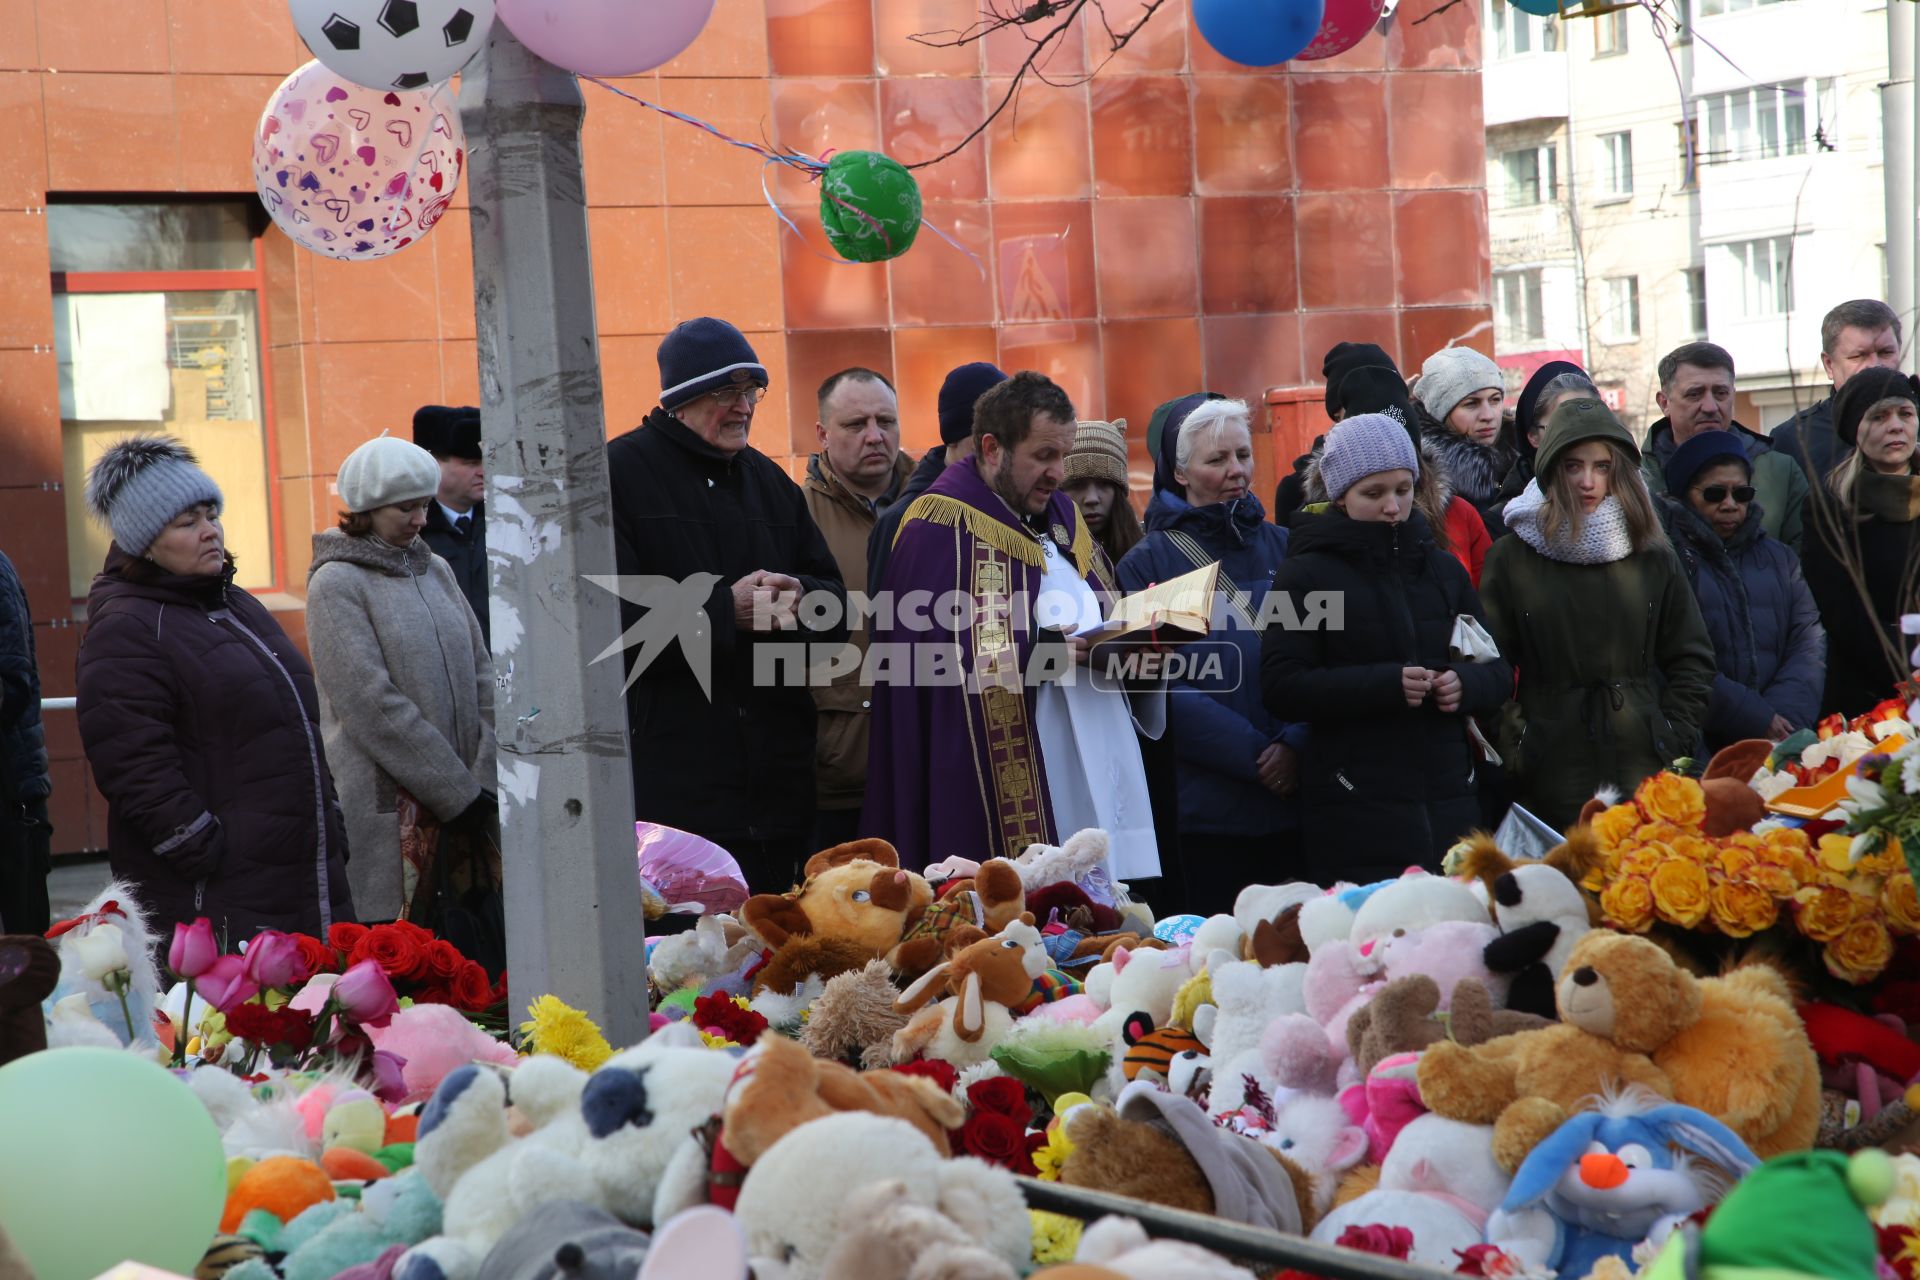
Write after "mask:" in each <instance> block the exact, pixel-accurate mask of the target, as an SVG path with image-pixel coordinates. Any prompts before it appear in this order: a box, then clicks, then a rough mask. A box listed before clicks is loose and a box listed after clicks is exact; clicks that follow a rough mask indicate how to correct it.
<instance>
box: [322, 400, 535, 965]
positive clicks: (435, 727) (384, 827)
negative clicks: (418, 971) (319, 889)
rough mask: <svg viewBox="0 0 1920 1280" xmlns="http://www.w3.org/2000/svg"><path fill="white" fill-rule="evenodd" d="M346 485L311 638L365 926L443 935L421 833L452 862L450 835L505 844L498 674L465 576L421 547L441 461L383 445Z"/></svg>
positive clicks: (351, 874)
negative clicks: (421, 928)
mask: <svg viewBox="0 0 1920 1280" xmlns="http://www.w3.org/2000/svg"><path fill="white" fill-rule="evenodd" d="M337 484H338V486H339V490H340V497H341V499H342V501H343V502H344V504H345V505H346V508H347V510H346V512H344V513H343V514H342V515H341V517H340V527H339V528H338V529H329V530H327V531H326V532H324V533H319V534H315V535H314V539H313V567H312V568H311V569H309V570H308V572H307V639H308V643H309V647H310V648H311V649H312V651H313V666H314V671H315V674H316V675H317V676H318V678H319V684H320V724H321V731H322V733H323V735H324V737H325V740H326V750H327V761H328V763H329V764H330V765H331V766H332V767H333V776H334V780H335V783H336V785H337V787H338V789H339V793H340V803H341V806H342V807H343V808H344V809H345V810H346V816H347V831H348V838H349V842H350V843H349V848H351V849H352V851H353V855H352V860H351V861H350V862H349V863H348V864H347V877H348V880H349V882H350V883H351V884H352V886H353V898H354V902H355V903H356V904H358V908H359V912H360V918H361V919H362V920H366V921H378V920H394V919H400V918H403V917H404V918H410V919H413V920H414V921H415V922H416V923H422V924H431V923H433V921H432V918H431V915H430V910H429V909H430V906H431V903H432V900H433V892H434V882H433V881H432V880H431V879H426V877H431V876H433V875H434V869H433V868H432V866H431V865H430V857H431V849H432V842H431V841H430V840H429V841H423V840H422V839H420V838H419V833H420V832H421V831H422V830H423V829H425V830H427V831H429V832H430V831H431V829H432V828H433V827H434V826H435V825H436V824H437V825H438V826H439V827H440V829H441V835H440V839H439V841H438V844H439V847H440V849H441V850H442V851H443V852H445V851H447V849H448V846H449V844H450V841H449V840H448V839H447V836H448V834H449V833H451V834H453V835H455V836H459V837H465V838H469V839H472V838H485V837H493V838H494V843H493V844H492V845H491V846H490V847H497V836H495V832H496V825H495V824H496V822H497V813H498V810H497V803H496V799H495V793H494V787H495V781H494V735H493V662H492V659H491V658H490V657H489V655H488V652H487V644H486V641H485V640H484V639H483V638H482V636H481V631H480V623H479V620H478V619H476V618H475V617H474V615H473V609H472V608H471V606H469V605H468V603H467V599H466V597H465V596H464V595H462V594H461V592H460V586H459V583H458V582H456V581H455V580H454V576H453V571H452V570H451V569H449V568H448V567H447V562H446V561H445V560H442V559H441V558H440V557H439V556H436V555H434V554H433V552H432V551H431V550H429V549H428V547H427V544H426V542H425V541H424V540H422V539H421V537H420V536H419V534H420V529H421V526H422V525H424V524H425V523H426V517H427V505H428V504H429V503H430V502H432V501H433V496H434V494H435V493H437V492H438V491H439V487H440V467H439V464H438V463H436V462H435V461H434V459H433V455H432V454H430V453H428V452H427V451H426V450H424V449H422V448H420V447H419V446H417V445H414V444H411V443H409V442H407V441H405V440H400V439H398V438H395V437H392V436H381V437H380V438H379V439H377V440H369V441H368V442H367V443H365V444H363V445H361V446H360V447H359V448H358V449H355V450H354V451H353V452H352V453H351V454H349V455H348V456H347V459H346V461H345V462H343V463H341V464H340V472H339V477H338V480H337ZM408 797H411V800H412V801H413V802H414V804H412V805H409V804H407V803H406V801H407V798H408ZM416 806H417V808H416ZM403 823H404V825H405V827H406V829H407V831H408V832H409V835H410V838H409V840H408V842H407V847H406V848H405V850H404V851H403V848H402V827H403ZM416 889H418V891H419V893H418V897H419V899H420V901H419V902H417V903H416ZM475 958H478V957H475Z"/></svg>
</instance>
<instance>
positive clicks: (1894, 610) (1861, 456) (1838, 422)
mask: <svg viewBox="0 0 1920 1280" xmlns="http://www.w3.org/2000/svg"><path fill="white" fill-rule="evenodd" d="M1917 400H1920V390H1916V387H1915V383H1914V380H1913V379H1912V378H1910V377H1908V376H1907V375H1906V374H1903V373H1901V372H1899V371H1898V370H1896V369H1882V368H1872V369H1862V370H1860V371H1859V372H1858V373H1855V374H1854V375H1853V376H1852V377H1851V378H1848V379H1847V381H1846V384H1845V385H1844V386H1842V387H1841V388H1840V390H1839V392H1838V393H1836V394H1835V396H1834V398H1833V426H1834V431H1835V432H1836V433H1837V434H1838V436H1839V438H1840V440H1841V441H1842V443H1844V444H1845V445H1846V446H1847V448H1849V449H1851V450H1853V452H1851V453H1850V454H1848V455H1847V457H1846V459H1845V460H1844V461H1842V462H1841V463H1840V465H1839V466H1837V467H1835V468H1834V469H1833V471H1832V472H1831V473H1830V474H1829V475H1828V477H1827V490H1828V493H1829V494H1830V495H1831V496H1830V499H1829V500H1828V501H1824V502H1810V503H1808V504H1807V515H1808V519H1809V521H1810V523H1811V525H1812V528H1811V530H1810V532H1809V533H1808V534H1807V538H1806V572H1807V585H1808V586H1810V587H1812V588H1813V598H1814V600H1815V601H1816V602H1817V603H1818V604H1819V606H1820V616H1821V619H1822V621H1824V622H1825V623H1826V627H1827V639H1828V644H1829V645H1830V652H1829V654H1828V660H1827V685H1826V698H1825V701H1824V703H1823V705H1822V707H1821V710H1822V712H1823V713H1824V712H1834V711H1837V712H1839V713H1841V714H1842V715H1846V716H1857V715H1863V714H1865V713H1866V712H1867V711H1869V710H1870V709H1872V707H1873V705H1874V704H1875V703H1877V702H1880V701H1881V700H1883V699H1886V698H1891V697H1893V696H1895V689H1894V686H1895V685H1897V684H1898V683H1899V682H1901V681H1902V680H1905V679H1906V678H1907V676H1908V673H1909V671H1910V670H1911V665H1912V664H1910V663H1909V662H1908V661H1907V652H1908V650H1909V649H1911V648H1912V647H1913V640H1912V639H1911V638H1909V637H1906V636H1903V635H1902V634H1901V632H1900V618H1901V616H1902V615H1903V614H1909V613H1914V612H1916V611H1920V475H1916V474H1915V471H1914V468H1915V465H1916V455H1915V452H1914V435H1915V431H1916V429H1917V428H1920V409H1917V408H1916V401H1917ZM1863 588H1864V590H1863Z"/></svg>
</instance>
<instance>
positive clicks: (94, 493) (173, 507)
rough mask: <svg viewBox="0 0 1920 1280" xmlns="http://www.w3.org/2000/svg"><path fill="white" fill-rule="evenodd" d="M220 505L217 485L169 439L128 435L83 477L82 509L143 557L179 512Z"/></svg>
mask: <svg viewBox="0 0 1920 1280" xmlns="http://www.w3.org/2000/svg"><path fill="white" fill-rule="evenodd" d="M203 502H208V503H212V504H213V507H214V509H215V510H216V511H217V510H219V508H220V507H221V506H222V505H223V500H222V499H221V497H220V486H219V485H217V484H215V483H214V482H213V477H212V476H210V475H208V474H207V473H206V472H204V471H202V470H201V469H200V466H199V463H198V462H197V461H196V460H195V459H194V456H193V453H192V451H191V450H189V449H188V448H187V447H186V446H185V445H183V444H181V443H180V442H179V441H178V440H175V439H174V438H173V437H172V436H131V437H129V438H128V439H125V440H120V441H116V442H115V443H113V444H111V445H108V446H107V449H106V452H104V453H102V454H101V455H100V457H99V460H98V461H96V462H95V463H94V464H93V469H92V470H90V471H89V472H88V473H87V506H88V507H89V508H91V509H92V511H93V515H94V518H95V519H97V520H99V521H100V523H101V524H104V525H106V526H107V527H108V528H109V529H111V530H113V540H114V542H116V543H118V544H119V546H120V549H121V550H122V551H125V552H126V553H128V554H129V555H136V556H137V555H143V554H145V552H146V550H147V548H148V547H150V546H152V545H153V540H154V539H155V538H157V537H159V536H160V533H161V531H162V530H164V529H165V528H166V527H167V525H168V524H170V523H171V522H172V521H173V518H174V517H175V516H177V515H179V514H180V513H181V512H182V511H186V510H189V509H191V508H193V507H197V506H199V505H200V504H201V503H203Z"/></svg>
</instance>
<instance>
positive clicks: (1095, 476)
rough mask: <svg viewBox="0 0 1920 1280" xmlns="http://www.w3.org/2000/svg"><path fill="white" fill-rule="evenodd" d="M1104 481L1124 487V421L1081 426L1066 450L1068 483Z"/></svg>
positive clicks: (1125, 454) (1125, 422)
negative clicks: (1069, 447)
mask: <svg viewBox="0 0 1920 1280" xmlns="http://www.w3.org/2000/svg"><path fill="white" fill-rule="evenodd" d="M1075 480H1105V481H1106V482H1107V483H1109V484H1117V485H1119V486H1120V487H1121V488H1122V489H1125V488H1126V487H1127V420H1126V419H1125V418H1115V419H1114V420H1113V421H1112V422H1082V423H1081V424H1080V427H1079V430H1077V431H1076V432H1074V436H1073V448H1071V449H1069V450H1067V483H1068V484H1072V483H1073V482H1074V481H1075Z"/></svg>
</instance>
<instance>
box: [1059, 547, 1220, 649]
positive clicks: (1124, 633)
mask: <svg viewBox="0 0 1920 1280" xmlns="http://www.w3.org/2000/svg"><path fill="white" fill-rule="evenodd" d="M1219 583H1220V566H1219V565H1218V564H1210V565H1207V566H1206V567H1205V568H1202V569H1195V570H1193V571H1192V572H1190V573H1183V574H1181V575H1180V576H1179V577H1177V578H1169V579H1167V580H1166V581H1165V582H1156V583H1155V584H1154V585H1152V586H1150V587H1148V588H1146V589H1145V590H1143V591H1136V592H1134V593H1133V594H1132V595H1130V596H1124V597H1122V598H1121V599H1119V600H1117V601H1115V602H1114V605H1113V613H1112V616H1111V617H1109V618H1108V619H1107V620H1106V621H1105V622H1101V623H1097V624H1094V625H1092V626H1086V627H1082V628H1081V629H1080V630H1079V631H1078V632H1076V633H1075V634H1077V635H1082V636H1085V637H1087V638H1088V639H1089V640H1091V641H1092V642H1093V643H1094V644H1096V645H1101V644H1106V643H1109V642H1111V641H1115V640H1146V639H1148V638H1149V636H1151V637H1152V639H1153V640H1154V642H1155V643H1157V644H1162V645H1173V644H1181V643H1184V642H1185V641H1188V640H1197V639H1200V638H1201V637H1202V636H1205V635H1206V634H1207V632H1208V631H1209V630H1210V629H1211V626H1212V618H1213V593H1214V591H1215V590H1216V589H1217V588H1218V586H1219Z"/></svg>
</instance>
